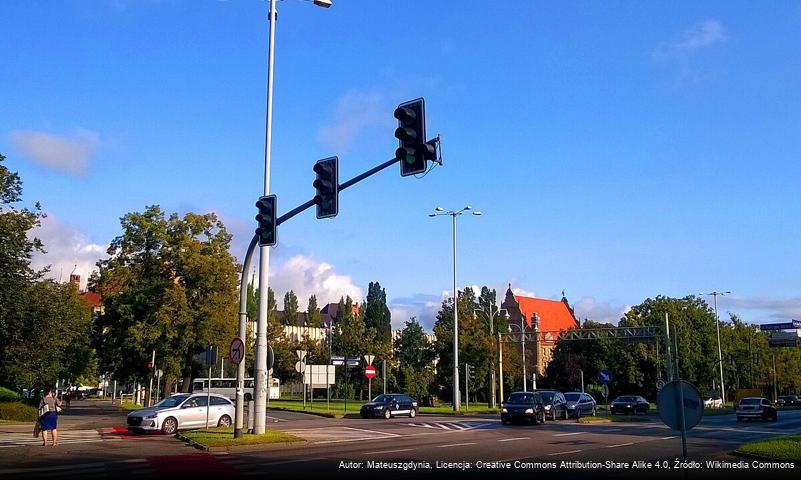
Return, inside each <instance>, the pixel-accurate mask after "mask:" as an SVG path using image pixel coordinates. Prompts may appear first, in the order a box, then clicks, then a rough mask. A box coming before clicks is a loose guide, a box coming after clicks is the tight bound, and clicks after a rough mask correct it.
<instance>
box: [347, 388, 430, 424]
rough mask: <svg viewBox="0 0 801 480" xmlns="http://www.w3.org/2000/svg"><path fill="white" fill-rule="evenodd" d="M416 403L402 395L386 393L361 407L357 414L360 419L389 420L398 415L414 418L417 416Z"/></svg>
mask: <svg viewBox="0 0 801 480" xmlns="http://www.w3.org/2000/svg"><path fill="white" fill-rule="evenodd" d="M417 408H418V407H417V401H416V400H415V399H413V398H412V397H410V396H408V395H404V394H402V393H388V394H386V395H379V396H377V397H375V398H374V399H373V401H372V402H367V403H365V404H364V405H362V409H361V411H360V412H359V414H360V415H361V416H362V418H370V417H384V418H386V419H390V418H392V417H395V416H398V415H408V416H409V417H411V418H414V417H415V416H416V415H417Z"/></svg>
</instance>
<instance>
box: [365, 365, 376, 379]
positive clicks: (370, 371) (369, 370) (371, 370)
mask: <svg viewBox="0 0 801 480" xmlns="http://www.w3.org/2000/svg"><path fill="white" fill-rule="evenodd" d="M364 376H365V377H366V378H373V377H375V367H374V366H372V365H367V366H366V367H364Z"/></svg>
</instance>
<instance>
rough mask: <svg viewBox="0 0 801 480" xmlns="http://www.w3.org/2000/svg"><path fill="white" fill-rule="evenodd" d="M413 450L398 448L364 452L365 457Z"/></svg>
mask: <svg viewBox="0 0 801 480" xmlns="http://www.w3.org/2000/svg"><path fill="white" fill-rule="evenodd" d="M412 450H414V449H413V448H399V449H397V450H381V451H378V452H364V454H365V455H381V454H384V453H398V452H411V451H412Z"/></svg>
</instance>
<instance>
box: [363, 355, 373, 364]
mask: <svg viewBox="0 0 801 480" xmlns="http://www.w3.org/2000/svg"><path fill="white" fill-rule="evenodd" d="M373 360H375V355H365V356H364V361H365V362H367V365H372V364H373Z"/></svg>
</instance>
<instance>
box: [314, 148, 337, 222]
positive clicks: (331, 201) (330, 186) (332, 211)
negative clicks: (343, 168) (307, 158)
mask: <svg viewBox="0 0 801 480" xmlns="http://www.w3.org/2000/svg"><path fill="white" fill-rule="evenodd" d="M314 173H316V174H317V178H316V179H315V180H314V183H313V185H314V188H315V189H316V190H317V194H316V195H315V196H314V203H316V204H317V218H331V217H336V216H337V213H339V158H338V157H329V158H324V159H322V160H320V161H318V162H317V163H315V164H314Z"/></svg>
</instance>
